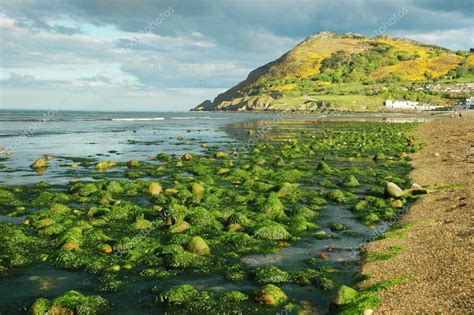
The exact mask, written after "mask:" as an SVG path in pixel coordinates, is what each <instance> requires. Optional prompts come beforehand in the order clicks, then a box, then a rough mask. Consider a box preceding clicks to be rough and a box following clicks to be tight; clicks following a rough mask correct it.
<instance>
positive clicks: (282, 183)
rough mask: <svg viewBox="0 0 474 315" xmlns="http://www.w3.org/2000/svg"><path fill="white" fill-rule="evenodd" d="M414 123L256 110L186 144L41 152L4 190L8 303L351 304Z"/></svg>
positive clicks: (0, 197) (112, 308)
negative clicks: (344, 294)
mask: <svg viewBox="0 0 474 315" xmlns="http://www.w3.org/2000/svg"><path fill="white" fill-rule="evenodd" d="M268 124H270V126H271V128H267V129H268V132H265V133H263V134H262V132H261V130H262V127H263V126H267V125H268ZM414 127H415V125H414V124H412V123H387V122H385V123H384V122H374V121H372V122H357V121H344V122H341V121H338V122H321V121H314V120H312V121H311V120H308V119H305V120H301V119H299V120H291V121H290V120H287V121H285V122H283V123H282V122H279V123H277V124H275V123H273V124H272V122H271V121H253V122H244V123H237V124H234V125H232V126H229V127H227V129H226V131H227V133H226V137H228V139H232V140H229V141H224V140H225V139H226V138H225V137H221V138H219V141H218V143H213V142H212V141H209V142H204V141H202V140H200V142H199V143H198V147H199V150H197V149H195V150H190V151H189V152H187V151H186V150H183V149H182V147H180V149H179V150H177V151H176V152H177V154H172V153H170V150H168V151H167V152H168V153H163V152H162V153H160V152H159V151H157V152H156V153H155V154H153V155H152V156H150V154H148V153H147V158H143V155H142V158H137V159H134V158H133V155H132V156H130V159H129V160H127V161H123V160H118V161H115V160H114V159H112V157H110V153H109V157H107V159H106V160H104V159H96V158H87V157H81V158H77V157H76V158H75V157H73V156H70V157H64V156H62V157H61V158H58V157H55V156H54V155H52V156H51V157H46V156H45V157H41V156H38V157H37V158H42V159H44V163H45V164H46V166H45V165H44V164H41V163H40V164H41V165H43V166H42V167H36V168H35V171H37V172H38V174H43V175H42V176H44V177H41V176H38V175H36V176H38V178H39V179H40V180H36V181H34V183H29V184H23V183H8V181H7V182H6V183H5V184H1V186H0V276H1V281H0V296H1V297H2V299H1V301H0V313H2V314H14V313H28V312H30V313H31V312H33V313H34V314H43V313H44V312H47V311H49V312H50V313H54V312H58V313H61V312H63V313H64V314H66V313H67V314H69V313H68V311H72V312H74V313H77V314H96V313H114V314H156V313H168V314H178V313H202V312H209V313H212V314H217V313H221V314H239V313H245V314H266V313H268V314H275V313H277V312H280V313H281V312H283V311H284V310H285V311H286V312H289V314H292V313H294V314H297V313H298V312H300V311H305V310H306V311H310V312H312V313H327V312H335V313H336V312H340V311H344V309H347V308H350V307H351V305H347V306H344V307H340V308H335V307H334V306H333V305H331V300H332V297H333V296H334V294H335V293H336V292H337V290H338V288H339V287H340V286H341V285H347V286H353V285H354V284H355V282H356V278H357V277H354V276H355V275H356V273H357V266H358V264H359V259H360V255H359V249H360V248H361V247H362V246H363V245H364V243H365V242H366V240H367V237H368V235H370V233H371V232H372V231H373V229H374V228H375V227H377V226H378V225H380V224H382V223H384V222H388V221H390V220H391V219H392V218H394V217H397V216H399V215H400V213H402V212H403V211H404V210H405V209H406V208H407V207H408V205H409V203H410V201H411V200H412V198H411V197H410V196H404V197H401V198H398V199H397V200H395V199H394V198H389V197H387V196H386V195H385V194H384V189H385V186H386V183H387V182H393V183H396V184H397V185H399V186H400V187H402V188H406V187H409V185H410V182H409V180H408V178H407V175H408V173H409V171H410V165H409V161H408V158H407V155H406V153H410V152H414V151H416V150H418V148H419V147H418V145H417V144H415V143H414V141H413V139H412V137H411V136H410V135H409V132H410V131H411V130H412V129H413V128H414ZM267 129H265V130H267ZM191 135H192V133H186V132H184V131H183V132H182V134H180V135H178V136H177V139H172V140H171V139H169V140H168V141H169V142H175V141H178V142H179V143H184V144H185V147H186V143H188V142H186V141H190V140H188V138H192V136H191ZM152 138H153V137H152V136H150V135H147V141H148V143H147V144H143V145H147V146H148V149H149V148H150V147H151V148H153V146H154V145H158V144H154V143H153V139H152ZM249 139H253V141H250V142H249ZM136 141H137V142H135V143H133V144H130V145H134V146H137V145H138V144H137V143H139V141H140V140H139V139H138V140H136ZM150 141H151V142H150ZM163 141H165V140H163ZM165 142H166V141H165ZM190 142H192V141H190ZM160 143H161V142H160ZM249 143H250V144H252V145H249ZM160 145H163V144H162V143H161V144H160ZM168 145H170V144H168ZM194 145H196V143H194ZM188 146H190V144H188ZM124 150H125V151H126V149H124ZM127 156H128V155H127ZM14 158H15V155H13V156H11V157H7V158H6V159H14ZM15 167H16V168H17V169H21V170H19V171H20V172H24V173H26V172H28V174H30V173H31V172H32V170H28V165H24V166H22V167H20V166H18V165H16V166H15ZM58 169H60V170H61V171H59V170H58ZM7 171H9V172H11V170H7ZM0 172H2V170H0ZM48 172H54V173H55V174H56V175H55V176H54V178H52V180H51V181H48V179H51V177H48V176H47V174H48ZM9 174H13V173H12V172H11V173H9ZM61 174H62V175H61ZM64 174H67V176H66V175H64ZM60 176H62V180H58V178H59V177H60ZM41 179H43V180H41ZM64 179H67V180H64ZM395 201H396V202H395Z"/></svg>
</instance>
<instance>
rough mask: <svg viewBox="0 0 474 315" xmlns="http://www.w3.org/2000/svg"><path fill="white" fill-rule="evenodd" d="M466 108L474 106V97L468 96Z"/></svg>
mask: <svg viewBox="0 0 474 315" xmlns="http://www.w3.org/2000/svg"><path fill="white" fill-rule="evenodd" d="M464 107H465V108H474V97H470V98H466V100H465V101H464Z"/></svg>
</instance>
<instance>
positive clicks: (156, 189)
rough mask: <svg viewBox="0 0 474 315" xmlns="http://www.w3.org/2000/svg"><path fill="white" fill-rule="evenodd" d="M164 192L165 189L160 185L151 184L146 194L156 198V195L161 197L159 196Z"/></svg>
mask: <svg viewBox="0 0 474 315" xmlns="http://www.w3.org/2000/svg"><path fill="white" fill-rule="evenodd" d="M162 191H163V188H162V187H161V185H160V183H157V182H151V183H150V184H149V185H148V187H147V189H146V191H145V193H147V194H148V195H152V196H154V195H159V194H161V192H162Z"/></svg>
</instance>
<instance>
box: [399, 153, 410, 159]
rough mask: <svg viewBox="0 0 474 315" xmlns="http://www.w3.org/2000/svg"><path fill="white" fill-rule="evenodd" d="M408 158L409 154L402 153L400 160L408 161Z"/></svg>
mask: <svg viewBox="0 0 474 315" xmlns="http://www.w3.org/2000/svg"><path fill="white" fill-rule="evenodd" d="M407 157H408V154H407V153H406V152H402V153H400V159H406V158H407Z"/></svg>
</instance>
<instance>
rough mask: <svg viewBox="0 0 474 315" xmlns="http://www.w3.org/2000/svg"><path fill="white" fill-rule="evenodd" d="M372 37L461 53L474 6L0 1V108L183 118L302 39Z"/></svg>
mask: <svg viewBox="0 0 474 315" xmlns="http://www.w3.org/2000/svg"><path fill="white" fill-rule="evenodd" d="M400 11H404V12H405V13H403V14H400V15H402V16H403V17H402V18H399V19H398V20H397V21H396V22H395V23H393V21H394V20H393V19H392V20H390V19H391V18H392V17H393V15H394V14H397V13H399V12H400ZM383 25H388V27H386V28H383V27H382V26H383ZM381 27H382V28H381ZM378 29H381V30H383V31H385V32H386V33H387V34H388V35H390V36H404V37H409V38H412V39H416V40H419V41H421V42H425V43H431V44H437V45H440V46H444V47H447V48H450V49H453V50H458V49H469V48H471V47H474V36H473V34H474V2H473V1H472V0H445V1H440V0H418V1H404V0H385V1H378V0H373V1H364V0H326V1H322V0H240V1H228V0H171V1H165V0H140V1H139V0H137V1H131V0H128V1H126V0H70V1H66V0H49V1H46V0H0V36H1V44H0V67H1V71H0V93H1V94H0V108H10V109H11V108H14V109H56V110H61V109H62V110H66V109H71V110H112V111H113V110H151V111H169V110H187V109H189V108H191V107H193V106H194V105H196V104H198V103H200V102H201V101H202V100H204V99H207V98H210V99H212V98H214V97H215V96H216V94H218V93H219V92H221V91H223V90H225V89H227V88H229V87H231V86H232V85H234V84H235V83H237V82H239V81H241V80H243V79H244V78H245V77H246V75H247V74H248V72H249V71H251V70H252V69H254V68H255V67H258V66H260V65H262V64H264V63H266V62H268V61H271V60H273V59H275V58H277V57H279V56H280V55H282V54H283V53H284V52H286V51H287V50H289V49H291V48H292V47H293V46H294V45H295V44H297V43H298V42H299V41H301V40H303V39H304V38H305V37H307V36H309V35H312V34H315V33H318V32H320V31H324V30H330V31H333V32H336V33H346V32H357V33H362V34H365V35H369V36H370V35H373V34H374V32H375V31H377V30H378Z"/></svg>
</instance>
